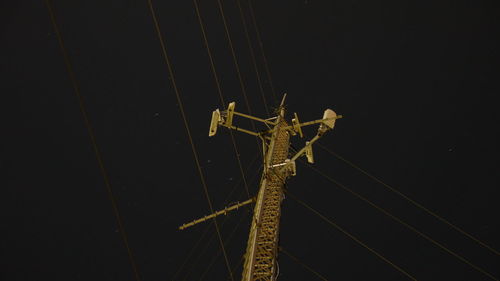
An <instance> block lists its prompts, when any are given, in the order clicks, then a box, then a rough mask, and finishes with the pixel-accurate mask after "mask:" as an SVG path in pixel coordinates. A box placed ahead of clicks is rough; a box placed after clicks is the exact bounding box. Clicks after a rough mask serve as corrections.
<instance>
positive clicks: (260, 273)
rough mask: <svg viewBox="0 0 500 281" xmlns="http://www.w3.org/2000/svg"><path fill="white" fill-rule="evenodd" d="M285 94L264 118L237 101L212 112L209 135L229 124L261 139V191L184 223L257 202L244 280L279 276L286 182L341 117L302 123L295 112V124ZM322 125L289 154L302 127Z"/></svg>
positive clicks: (330, 113)
mask: <svg viewBox="0 0 500 281" xmlns="http://www.w3.org/2000/svg"><path fill="white" fill-rule="evenodd" d="M285 97H286V94H285V95H284V96H283V99H282V101H281V104H280V107H279V109H278V112H277V116H275V117H272V118H269V119H261V118H257V117H254V116H250V115H246V114H243V113H239V112H236V111H235V103H234V102H232V103H230V104H229V106H228V109H227V110H225V111H222V112H219V110H218V109H217V110H215V111H214V112H213V113H212V121H211V124H210V131H209V136H214V135H215V134H216V132H217V127H218V126H223V127H227V128H229V129H233V130H236V131H240V132H244V133H247V134H250V135H253V136H257V137H259V138H260V139H261V141H262V148H263V167H264V168H263V175H262V177H261V182H260V188H259V193H258V195H257V198H256V199H249V200H247V201H245V202H243V203H240V204H237V205H235V206H231V207H230V208H226V209H224V210H221V211H218V212H216V213H214V214H211V215H209V216H205V217H203V218H201V219H198V220H195V221H192V222H190V223H187V224H184V225H182V226H181V227H180V229H185V228H187V227H190V226H192V225H195V224H197V223H199V222H202V221H206V220H208V219H210V218H213V217H215V216H217V215H220V214H226V213H227V211H230V210H232V209H237V208H238V207H240V206H243V205H247V204H250V203H252V202H255V207H254V212H253V218H252V224H251V227H250V232H249V235H248V242H247V249H246V253H245V264H244V266H243V276H242V280H243V281H257V280H259V281H260V280H262V281H264V280H266V281H268V280H269V281H273V280H276V278H277V274H278V272H277V261H276V257H277V251H278V235H279V223H280V217H281V201H282V200H283V192H284V189H283V187H284V184H285V181H286V179H287V178H288V177H290V176H294V175H295V174H296V167H295V160H296V159H297V158H298V157H300V156H302V155H305V156H306V157H307V160H308V162H309V163H313V162H314V159H313V154H312V144H313V143H314V142H315V141H316V140H318V139H319V138H320V137H321V136H322V135H323V134H324V133H325V132H326V131H328V130H331V129H333V126H334V124H335V120H336V119H339V118H342V116H341V115H338V116H337V114H336V113H335V112H334V111H333V110H331V109H327V110H325V112H324V114H323V119H319V120H315V121H310V122H305V123H300V122H299V120H298V117H297V114H294V117H295V118H293V119H292V125H289V124H288V123H287V122H286V120H285V106H284V103H285ZM234 116H240V117H244V118H249V119H252V120H255V121H259V122H262V123H264V124H265V125H266V127H267V129H266V130H263V131H261V132H252V131H250V130H246V129H242V128H239V127H237V126H234V125H233V118H234ZM312 124H320V127H319V129H318V133H317V135H316V136H315V137H314V138H313V139H312V140H310V141H308V142H306V145H305V146H304V147H303V148H302V149H301V150H300V151H298V152H297V153H296V154H295V155H294V156H293V157H291V158H288V157H289V147H290V136H294V135H297V134H298V135H299V136H300V137H303V133H302V129H301V128H302V127H304V126H308V125H312Z"/></svg>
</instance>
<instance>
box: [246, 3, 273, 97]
mask: <svg viewBox="0 0 500 281" xmlns="http://www.w3.org/2000/svg"><path fill="white" fill-rule="evenodd" d="M248 6H249V8H250V9H249V10H250V16H251V18H252V24H253V26H254V29H255V33H256V35H257V41H258V42H257V43H258V45H259V47H260V52H261V54H262V60H263V61H264V69H265V70H266V74H267V78H268V80H269V85H271V90H272V93H273V98H274V102H275V103H277V102H278V98H277V97H276V91H275V89H274V83H273V79H272V77H271V71H269V64H268V63H267V58H266V53H265V52H264V44H263V43H262V38H261V37H260V31H259V27H258V26H257V20H256V19H255V12H254V10H253V4H252V0H248Z"/></svg>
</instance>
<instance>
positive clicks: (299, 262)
mask: <svg viewBox="0 0 500 281" xmlns="http://www.w3.org/2000/svg"><path fill="white" fill-rule="evenodd" d="M279 250H280V252H282V253H284V254H285V255H287V256H288V257H289V258H290V259H292V260H293V261H294V262H296V263H298V264H299V265H300V266H302V267H304V268H305V269H307V270H308V271H310V272H311V273H313V274H314V275H316V277H318V278H319V279H321V280H324V281H328V280H327V279H326V278H325V277H324V276H323V275H321V274H319V273H318V272H317V271H316V270H314V269H312V268H311V267H310V266H308V265H307V264H305V263H304V262H302V261H301V260H300V259H299V258H297V257H296V256H294V255H292V254H290V252H288V251H287V250H285V248H283V246H280V247H279Z"/></svg>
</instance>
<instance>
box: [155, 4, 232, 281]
mask: <svg viewBox="0 0 500 281" xmlns="http://www.w3.org/2000/svg"><path fill="white" fill-rule="evenodd" d="M147 3H148V6H149V10H150V12H151V16H152V18H153V22H154V27H155V30H156V33H157V35H158V39H159V41H160V45H161V50H162V54H163V58H164V60H165V63H166V64H167V68H168V73H169V76H170V81H171V82H172V86H173V88H174V92H175V97H176V98H177V103H178V104H179V109H180V112H181V115H182V120H183V123H184V127H185V128H186V133H187V135H188V138H189V143H190V145H191V150H192V152H193V157H194V160H195V162H196V167H197V169H198V173H199V175H200V181H201V184H202V186H203V190H204V192H205V197H206V199H207V202H208V206H209V208H210V211H211V212H212V213H213V211H214V209H213V206H212V200H210V195H209V193H208V187H207V184H206V182H205V177H204V175H203V171H202V170H201V165H200V161H199V159H198V153H197V151H196V147H195V145H194V142H193V138H192V136H191V130H190V128H189V124H188V122H187V118H186V114H185V112H184V105H183V103H182V99H181V97H180V92H179V89H178V88H177V84H176V82H175V76H174V72H173V69H172V64H171V63H170V59H169V57H168V54H167V47H166V45H165V40H164V39H163V36H162V33H161V30H160V25H159V23H158V19H157V17H156V13H155V11H154V8H153V3H152V2H151V0H147ZM213 222H214V226H215V230H216V232H217V237H218V238H219V244H220V247H221V248H222V252H223V253H224V259H225V261H226V267H227V270H228V272H229V276H230V277H231V280H234V279H233V275H232V272H231V266H230V265H229V260H228V258H227V254H226V250H225V248H224V243H223V241H222V236H221V233H220V230H219V226H218V225H217V218H215V217H214V218H213Z"/></svg>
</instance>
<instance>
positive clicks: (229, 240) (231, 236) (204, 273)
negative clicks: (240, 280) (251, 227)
mask: <svg viewBox="0 0 500 281" xmlns="http://www.w3.org/2000/svg"><path fill="white" fill-rule="evenodd" d="M246 214H247V212H245V214H243V215H242V216H241V217H240V219H239V221H238V223H237V224H236V226H235V227H234V229H233V231H232V232H231V234H229V236H228V238H227V239H226V246H228V245H229V242H231V239H232V238H233V237H234V234H235V233H236V230H238V228H239V226H240V225H241V222H242V221H243V219H244V218H246ZM220 254H221V253H220V251H219V252H218V253H217V255H215V256H214V257H213V258H212V260H211V261H210V263H209V264H208V267H207V268H206V269H205V271H204V272H203V273H202V274H201V276H200V279H199V280H200V281H201V280H203V279H205V275H207V273H208V272H209V271H210V269H211V268H212V266H213V264H214V263H215V261H216V260H217V259H218V258H219V256H220Z"/></svg>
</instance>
